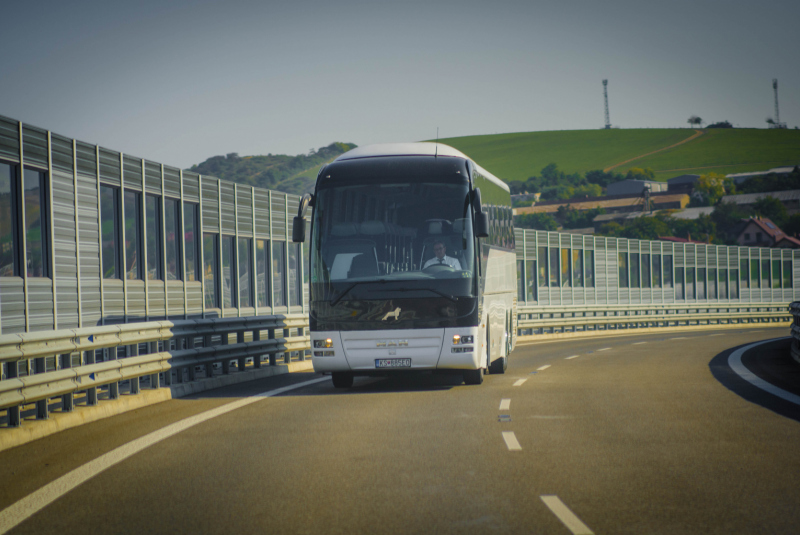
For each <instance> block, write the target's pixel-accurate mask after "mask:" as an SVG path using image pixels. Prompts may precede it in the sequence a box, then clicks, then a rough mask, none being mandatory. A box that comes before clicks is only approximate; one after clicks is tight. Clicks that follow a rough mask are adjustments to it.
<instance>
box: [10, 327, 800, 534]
mask: <svg viewBox="0 0 800 535" xmlns="http://www.w3.org/2000/svg"><path fill="white" fill-rule="evenodd" d="M785 335H786V329H785V328H781V329H767V328H763V329H743V330H742V331H733V332H731V331H719V332H713V331H711V332H705V333H690V334H672V335H671V334H669V333H663V334H656V335H639V336H635V335H634V336H623V337H614V338H590V339H583V340H561V341H553V342H548V343H540V344H536V345H532V346H524V347H519V348H518V349H517V350H516V351H515V352H514V354H513V358H512V361H511V363H510V365H509V370H508V372H507V373H506V374H505V375H501V376H488V377H487V378H486V380H485V382H484V384H483V385H481V386H465V385H462V384H460V383H459V381H458V380H456V379H454V378H452V377H448V376H435V375H427V376H417V377H403V378H394V379H375V378H357V379H356V383H355V385H354V388H353V389H351V390H346V391H341V390H336V389H334V388H333V387H332V385H331V384H330V382H329V381H324V382H321V383H318V384H315V385H312V386H308V387H306V388H302V389H298V390H294V391H291V392H287V393H286V394H283V395H281V396H279V397H273V398H269V399H264V400H260V401H257V402H256V403H253V404H251V405H248V406H246V407H243V408H240V409H238V410H236V411H235V412H232V413H229V414H227V415H225V416H221V417H219V418H215V419H212V420H209V421H206V422H203V423H200V424H198V425H196V426H194V427H191V428H189V429H187V430H185V431H183V432H181V433H178V434H176V435H174V436H172V437H170V438H168V439H166V440H164V441H162V442H159V443H157V444H155V445H153V446H151V447H149V448H147V449H145V450H143V451H142V452H140V453H137V454H135V455H133V456H131V457H130V458H128V459H126V460H124V461H122V462H120V463H119V464H117V465H115V466H112V467H111V468H109V469H108V470H106V471H104V472H102V473H100V474H99V475H97V476H96V477H94V478H93V479H91V480H89V481H88V482H86V483H84V484H83V485H81V486H79V487H77V488H76V489H75V490H73V491H71V492H68V493H66V494H65V495H64V496H63V497H61V498H60V499H58V500H56V501H55V502H54V503H52V504H51V505H49V506H47V507H45V508H44V509H43V510H42V511H40V512H39V513H37V514H35V515H34V516H33V517H31V518H29V519H28V520H26V521H25V522H23V523H22V524H20V525H19V526H18V527H17V528H15V529H14V530H12V531H11V533H55V532H61V533H86V532H87V531H88V532H95V531H100V530H104V531H107V532H111V533H139V532H142V531H147V532H157V533H161V532H163V533H167V532H176V531H179V532H190V531H191V532H214V533H223V532H224V533H228V532H242V533H251V532H253V533H254V532H258V533H263V532H267V531H269V532H277V533H312V532H313V533H368V532H369V533H371V532H381V533H429V532H433V531H439V532H449V533H475V532H493V533H494V532H497V533H553V534H559V533H564V534H568V533H571V532H576V533H577V532H580V530H581V529H582V528H581V527H580V526H579V525H577V524H574V522H573V523H572V524H570V525H571V526H572V529H573V531H570V529H569V528H568V527H567V526H566V525H565V523H564V522H563V521H562V520H560V519H559V518H558V517H557V516H556V513H559V511H560V513H559V514H562V518H564V520H566V522H567V523H570V519H569V518H566V517H564V516H563V515H564V514H567V513H564V511H563V509H562V510H559V509H558V508H555V509H553V508H551V507H550V506H548V505H547V504H546V503H545V501H544V500H543V499H542V497H543V496H544V497H547V496H557V497H558V500H559V501H560V503H563V504H564V505H565V506H566V508H568V511H571V512H572V513H573V514H574V515H575V516H576V517H577V518H578V519H579V522H581V523H582V524H581V525H585V526H586V527H588V529H590V530H592V531H593V532H595V533H755V532H774V533H791V532H795V531H796V530H797V526H798V525H800V512H799V511H798V508H797V507H796V503H797V500H798V498H799V497H800V489H799V488H800V485H798V484H797V474H800V460H798V459H797V456H796V455H794V451H795V450H796V447H797V444H800V423H798V421H797V420H795V419H791V418H787V417H785V416H781V415H779V414H776V413H775V412H772V411H770V410H768V409H766V408H764V407H763V406H760V405H758V404H755V403H752V402H750V401H748V400H746V399H744V398H742V397H740V396H739V395H737V394H736V393H735V392H733V391H732V390H730V389H729V388H727V387H726V385H723V384H722V383H720V381H719V380H717V379H716V378H715V377H714V376H713V375H712V373H711V371H710V369H709V363H710V362H711V361H712V359H714V357H715V356H717V355H718V354H720V353H721V352H722V351H725V350H726V349H729V348H732V347H734V346H739V345H741V344H745V343H748V342H752V341H755V340H760V339H769V338H775V337H779V336H785ZM570 357H572V358H570ZM313 377H314V376H313V374H292V375H290V376H279V377H275V378H270V379H266V380H262V381H254V382H251V383H247V384H244V385H236V386H233V387H228V388H225V389H220V390H217V391H213V392H207V393H204V394H201V395H198V396H195V397H193V398H184V399H180V400H173V401H170V402H166V403H163V404H160V405H157V406H153V407H148V408H145V409H140V410H138V411H135V412H134V413H127V414H123V415H120V416H119V417H115V418H112V419H108V420H103V421H100V422H95V423H92V424H89V425H86V426H83V427H81V428H77V429H73V430H69V431H66V432H63V433H61V434H58V435H54V436H52V437H48V438H46V439H43V440H40V441H37V442H34V443H32V444H29V445H27V446H23V447H21V448H17V449H14V450H10V451H7V452H2V453H0V481H3V482H4V484H3V485H2V486H1V487H0V508H3V509H4V508H6V507H7V506H9V505H11V504H12V503H14V502H16V501H17V500H19V499H20V498H22V497H24V496H26V495H28V494H30V493H31V492H33V491H34V490H36V489H37V488H39V487H41V486H42V485H44V484H46V483H48V482H49V481H52V480H54V479H56V478H57V477H59V476H61V475H63V474H65V473H67V472H69V471H70V470H73V469H75V468H77V467H79V466H81V465H83V464H84V463H86V462H88V461H90V460H92V459H94V458H96V457H98V456H99V455H101V454H103V453H106V452H108V451H111V450H113V449H114V448H116V447H118V446H120V445H123V444H125V443H127V442H129V441H130V440H133V439H135V438H137V437H140V436H143V435H146V434H147V433H149V432H152V431H155V430H157V429H160V428H163V427H164V426H166V425H168V424H171V423H174V422H178V421H180V420H182V419H184V418H186V417H188V416H192V415H197V414H201V413H203V412H204V411H207V410H209V409H213V408H215V407H220V406H223V405H224V404H225V403H228V402H230V401H232V400H236V399H241V398H242V397H243V396H248V395H253V394H257V393H260V392H264V391H266V390H270V389H274V388H277V387H279V386H286V385H289V384H291V383H298V382H301V381H305V380H308V379H310V378H313ZM515 384H518V386H514V385H515ZM501 404H502V405H503V407H502V408H501ZM798 416H800V412H799V413H798ZM508 433H513V438H514V440H515V441H516V443H517V444H518V445H519V448H520V449H518V450H517V449H510V447H516V446H515V444H514V443H513V442H509V440H508V439H507V437H509V435H508ZM504 434H505V437H506V438H504ZM546 500H549V501H550V503H551V504H552V500H551V499H549V498H546ZM554 511H555V512H554ZM576 526H577V527H576ZM575 530H578V531H575Z"/></svg>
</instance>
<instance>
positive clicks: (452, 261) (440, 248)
mask: <svg viewBox="0 0 800 535" xmlns="http://www.w3.org/2000/svg"><path fill="white" fill-rule="evenodd" d="M433 252H434V253H435V254H436V256H435V257H433V258H431V259H430V260H428V261H427V262H425V265H424V266H422V269H425V268H427V267H430V266H436V265H439V264H444V265H446V266H450V267H451V268H453V269H458V270H460V269H461V263H460V262H459V261H458V259H457V258H453V257H452V256H447V255H446V254H445V253H446V252H447V247H445V245H444V243H443V242H441V241H435V242H434V243H433Z"/></svg>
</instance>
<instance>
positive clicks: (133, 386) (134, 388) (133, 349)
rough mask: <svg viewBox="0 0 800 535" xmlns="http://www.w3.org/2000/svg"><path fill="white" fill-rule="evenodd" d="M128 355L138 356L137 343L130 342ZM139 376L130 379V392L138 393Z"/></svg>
mask: <svg viewBox="0 0 800 535" xmlns="http://www.w3.org/2000/svg"><path fill="white" fill-rule="evenodd" d="M128 347H129V349H128V356H129V357H138V356H139V344H132V345H130V346H128ZM139 386H140V383H139V378H138V377H133V378H132V379H131V394H138V393H139Z"/></svg>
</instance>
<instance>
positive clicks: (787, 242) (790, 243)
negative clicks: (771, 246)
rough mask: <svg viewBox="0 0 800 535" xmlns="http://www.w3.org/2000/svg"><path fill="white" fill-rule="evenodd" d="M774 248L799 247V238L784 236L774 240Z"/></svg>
mask: <svg viewBox="0 0 800 535" xmlns="http://www.w3.org/2000/svg"><path fill="white" fill-rule="evenodd" d="M775 248H776V249H800V240H798V239H797V238H793V237H791V236H784V237H783V238H781V239H780V240H778V241H777V242H775Z"/></svg>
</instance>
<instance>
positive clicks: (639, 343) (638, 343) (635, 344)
mask: <svg viewBox="0 0 800 535" xmlns="http://www.w3.org/2000/svg"><path fill="white" fill-rule="evenodd" d="M646 343H647V342H634V343H633V344H631V345H632V346H640V345H642V344H646Z"/></svg>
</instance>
